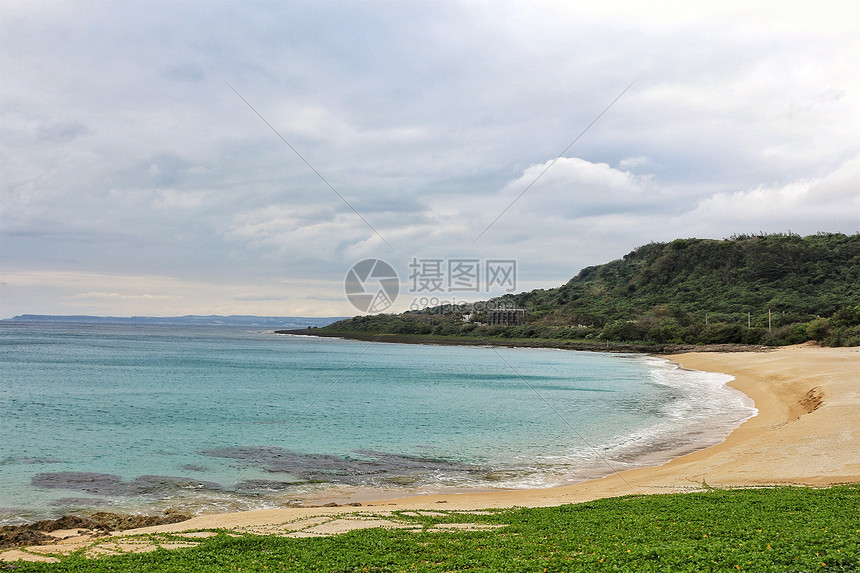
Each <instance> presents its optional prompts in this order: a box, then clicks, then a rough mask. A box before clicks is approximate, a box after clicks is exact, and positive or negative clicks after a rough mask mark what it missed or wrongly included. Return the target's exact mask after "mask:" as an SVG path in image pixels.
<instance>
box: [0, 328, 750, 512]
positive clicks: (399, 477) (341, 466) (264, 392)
mask: <svg viewBox="0 0 860 573" xmlns="http://www.w3.org/2000/svg"><path fill="white" fill-rule="evenodd" d="M0 334H2V337H0V380H2V382H0V411H2V413H3V416H2V423H0V522H5V523H12V522H17V521H22V520H31V519H39V518H44V517H51V516H57V515H61V514H64V513H69V512H71V511H79V510H88V509H110V510H113V511H157V510H163V509H166V508H168V507H173V508H180V509H184V510H186V511H192V512H202V511H234V510H240V509H250V508H256V507H275V506H278V505H283V504H285V503H287V502H289V501H291V500H297V499H299V500H300V499H303V498H307V497H308V496H315V497H318V496H320V495H326V494H332V493H336V492H339V491H347V490H348V489H349V488H368V487H369V488H380V489H386V490H389V491H395V492H403V493H405V492H407V491H412V492H414V491H418V492H422V491H445V490H460V489H464V488H479V489H488V488H496V487H546V486H550V485H559V484H563V483H571V482H574V481H580V480H582V479H587V478H589V477H595V476H599V475H606V474H608V473H612V472H613V471H618V470H622V469H627V468H629V467H634V466H635V465H637V464H638V463H642V460H643V459H644V456H646V455H647V456H650V457H651V458H650V459H653V456H654V454H655V453H657V454H659V453H660V452H664V453H665V455H667V456H668V455H670V454H671V452H676V451H679V450H684V449H692V448H697V447H703V446H705V445H709V444H711V443H716V442H718V441H720V440H722V439H723V438H724V436H725V435H726V434H727V433H728V432H729V431H730V429H731V428H733V427H736V426H737V425H738V424H739V423H740V422H742V421H743V420H744V419H746V418H748V417H749V416H750V415H752V413H753V412H754V410H753V408H752V406H751V402H750V401H749V400H748V399H747V398H746V397H744V396H743V395H742V394H740V393H738V392H736V391H734V390H732V389H730V388H728V387H726V386H725V382H726V381H728V380H729V379H730V377H728V376H726V375H722V374H713V373H701V372H690V371H685V370H681V369H678V368H676V367H674V366H672V365H671V364H668V363H667V362H666V361H663V360H660V359H656V358H651V357H645V356H630V355H625V356H619V355H612V354H601V353H584V352H570V351H558V350H548V349H510V348H480V347H450V346H429V345H428V346H417V345H400V344H382V343H379V344H370V343H367V342H357V341H347V340H337V339H327V338H312V337H295V336H283V335H275V334H272V333H270V332H253V331H248V330H246V329H243V328H228V327H203V326H194V327H180V326H156V325H147V326H135V325H92V324H89V325H87V324H33V323H12V322H3V323H0Z"/></svg>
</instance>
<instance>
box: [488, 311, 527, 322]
mask: <svg viewBox="0 0 860 573" xmlns="http://www.w3.org/2000/svg"><path fill="white" fill-rule="evenodd" d="M525 323H526V309H524V308H504V309H499V310H491V311H490V320H489V322H488V323H487V324H489V325H490V326H517V325H518V324H525Z"/></svg>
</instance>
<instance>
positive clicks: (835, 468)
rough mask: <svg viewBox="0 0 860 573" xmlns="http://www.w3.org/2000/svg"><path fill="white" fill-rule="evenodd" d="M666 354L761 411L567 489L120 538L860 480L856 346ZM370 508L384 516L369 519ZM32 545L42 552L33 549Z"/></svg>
mask: <svg viewBox="0 0 860 573" xmlns="http://www.w3.org/2000/svg"><path fill="white" fill-rule="evenodd" d="M666 358H668V359H669V360H671V361H673V362H676V363H678V364H679V365H681V366H682V367H683V368H688V369H693V370H704V371H710V372H722V373H726V374H730V375H732V376H734V377H735V380H734V381H732V382H731V383H730V385H731V386H733V387H734V388H736V389H738V390H740V391H741V392H743V393H745V394H746V395H747V396H749V397H750V398H752V399H753V401H754V402H755V405H756V407H757V408H758V414H757V415H756V416H754V417H752V418H750V419H749V420H747V421H746V422H744V423H743V424H742V425H741V426H739V427H738V428H737V429H736V430H735V431H733V432H732V433H731V434H730V435H729V436H728V437H727V438H726V440H725V441H724V442H722V443H721V444H718V445H715V446H712V447H709V448H706V449H703V450H700V451H697V452H693V453H690V454H687V455H683V456H681V457H678V458H675V459H673V460H671V461H669V462H666V463H664V464H662V465H659V466H656V467H646V468H640V469H633V470H627V471H624V472H621V473H616V474H612V475H609V476H607V477H604V478H602V479H597V480H591V481H586V482H582V483H579V484H575V485H570V486H565V487H557V488H547V489H534V490H502V491H490V492H475V493H458V494H442V495H420V496H412V497H404V498H399V499H385V500H380V501H377V502H367V503H364V504H363V506H362V507H361V508H358V507H346V506H341V507H330V508H328V507H326V508H323V507H319V508H310V507H307V508H301V507H296V508H283V509H268V510H258V511H247V512H241V513H231V514H217V515H202V516H198V517H195V518H193V519H191V520H189V521H184V522H181V523H177V524H172V525H162V526H156V527H149V528H144V529H138V530H129V531H125V532H123V535H124V536H125V535H132V534H136V533H153V532H180V531H188V530H195V529H210V528H226V529H235V530H237V531H247V532H255V533H279V534H295V535H329V534H333V533H338V532H342V531H348V530H351V529H356V528H362V527H380V526H383V527H385V526H388V527H394V526H397V524H396V523H395V522H389V521H386V520H385V519H384V515H385V514H386V513H388V512H390V511H392V510H424V511H432V510H439V509H444V510H457V511H474V510H480V509H487V508H504V507H515V506H516V507H539V506H554V505H561V504H565V503H575V502H582V501H588V500H592V499H597V498H603V497H612V496H621V495H631V494H652V493H672V492H685V491H697V490H701V489H704V488H706V487H743V486H753V487H754V486H762V485H772V484H798V485H811V486H824V485H828V484H835V483H846V482H860V348H820V347H817V346H813V345H801V346H792V347H787V348H781V349H777V350H771V351H765V352H734V353H713V352H693V353H687V354H678V355H673V356H668V357H666ZM705 484H707V485H705ZM371 513H373V514H375V515H376V516H378V515H380V514H382V515H383V518H379V517H370V515H369V514H371ZM362 514H364V515H362ZM87 542H90V543H91V542H92V541H88V540H86V539H83V538H75V537H72V538H70V539H67V540H66V541H65V542H63V543H62V544H61V545H55V546H45V548H44V550H45V551H43V552H41V555H43V556H45V557H47V558H50V557H48V556H49V555H50V554H56V553H58V552H65V551H63V550H61V547H63V546H65V547H67V548H68V550H72V549H73V548H80V547H81V546H82V544H85V543H87ZM134 547H136V546H132V549H127V550H135V549H134ZM33 550H34V552H35V553H39V548H34V549H33ZM27 555H31V554H22V553H21V552H20V551H15V550H13V551H7V552H4V553H0V559H6V560H10V559H17V558H22V557H24V558H29V557H27Z"/></svg>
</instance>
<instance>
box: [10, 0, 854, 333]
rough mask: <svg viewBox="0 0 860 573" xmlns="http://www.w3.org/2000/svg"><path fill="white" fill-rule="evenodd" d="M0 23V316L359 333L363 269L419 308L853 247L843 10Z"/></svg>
mask: <svg viewBox="0 0 860 573" xmlns="http://www.w3.org/2000/svg"><path fill="white" fill-rule="evenodd" d="M0 10H2V12H0V26H2V30H0V31H2V34H0V42H2V45H0V98H2V99H0V113H1V114H2V115H0V121H2V123H0V127H2V131H0V151H2V155H0V160H2V164H0V170H2V173H0V178H2V179H0V183H2V189H0V192H2V204H0V208H2V211H0V217H2V219H0V232H2V236H0V263H2V267H0V271H2V284H0V318H5V317H10V316H13V315H16V314H21V313H41V314H97V315H118V316H123V315H182V314H260V315H277V316H345V315H353V314H356V310H355V309H354V308H353V307H352V306H350V304H349V303H348V302H347V300H346V298H345V296H344V293H343V289H344V287H343V284H344V277H345V276H346V273H347V271H348V269H349V268H350V266H351V265H352V264H353V263H355V262H357V261H359V260H362V259H366V258H374V257H375V258H381V259H384V260H386V261H388V262H390V263H391V264H392V266H394V267H395V269H396V270H397V272H398V274H399V275H400V278H401V279H402V282H403V284H402V288H401V291H402V292H401V296H400V298H399V299H398V301H397V304H396V305H395V307H394V308H393V310H403V309H405V308H407V307H408V305H409V304H410V302H411V300H412V298H411V297H410V296H407V294H406V293H405V292H403V291H406V290H408V289H409V287H410V286H411V285H410V284H409V279H408V275H409V273H410V269H409V262H410V261H411V260H413V259H418V260H438V259H447V260H456V259H467V258H468V259H478V260H479V261H485V260H487V259H515V260H516V261H517V265H518V267H517V283H518V284H517V290H526V289H532V288H548V287H553V286H557V285H559V284H562V283H563V282H565V281H567V280H568V279H569V278H570V277H571V276H573V275H575V274H576V273H577V272H578V271H579V270H580V269H581V268H582V267H584V266H587V265H592V264H599V263H603V262H606V261H608V260H611V259H615V258H619V257H621V256H623V255H624V254H625V253H627V252H629V251H631V250H632V249H634V248H635V247H637V246H639V245H642V244H645V243H649V242H651V241H665V240H671V239H674V238H678V237H710V238H724V237H728V236H730V235H732V234H733V233H756V232H761V231H764V232H777V231H783V232H785V231H789V230H790V231H792V232H796V233H800V234H810V233H815V232H817V231H829V232H843V233H856V232H858V231H860V188H858V181H860V136H858V134H860V95H858V94H860V74H858V69H860V68H858V64H860V40H858V39H860V8H858V4H857V3H856V1H853V0H852V1H847V2H830V1H824V2H822V1H817V2H790V3H785V2H749V1H744V2H731V1H720V2H715V3H707V2H693V3H691V2H680V1H679V2H668V3H667V2H657V3H654V2H630V3H617V2H599V3H598V2H587V3H586V2H581V3H580V2H574V1H563V2H528V3H525V2H409V1H402V2H401V1H398V2H357V1H356V2H353V1H348V2H325V1H323V2H265V3H249V2H204V1H195V2H158V1H147V2H134V1H125V2H97V1H88V2H75V1H64V2H53V1H52V2H39V1H31V0H26V1H17V0H0ZM631 83H632V85H631ZM628 87H629V89H627V88H628ZM625 89H626V91H625ZM237 92H238V93H237ZM621 94H623V95H621ZM619 95H621V97H619ZM616 98H618V99H617V101H616ZM243 99H244V101H243ZM613 101H614V102H615V103H612V102H613ZM607 107H608V109H607ZM604 111H605V113H603V115H601V113H602V112H604ZM258 114H259V115H258ZM597 118H599V119H597ZM595 119H597V121H596V122H594V120H595ZM592 122H594V123H593V125H591V127H590V128H589V127H588V126H589V125H590V124H592ZM586 128H588V129H587V130H586ZM583 130H586V131H585V133H584V134H583ZM275 131H277V134H276V133H275ZM278 134H280V137H279V135H278ZM580 134H582V137H580V138H579V139H578V140H577V141H576V143H575V144H574V145H572V146H570V147H569V148H568V145H570V143H571V142H573V141H574V140H575V139H576V138H577V136H579V135H580ZM281 137H283V139H284V140H286V142H289V145H288V144H287V143H285V141H283V140H282V139H281ZM290 146H292V148H291V147H290ZM565 149H566V151H565ZM296 152H297V153H298V154H297V153H296ZM299 154H300V155H299ZM302 158H303V159H302ZM547 168H548V169H547ZM526 189H527V191H526ZM523 191H526V192H525V193H523ZM517 197H519V199H517ZM515 200H516V201H515ZM514 201H515V202H514ZM512 202H514V203H513V205H512V206H510V205H511V203H512ZM508 206H510V209H508V210H507V211H506V212H505V213H504V214H503V215H502V216H501V217H499V218H498V220H497V221H496V222H495V223H494V224H492V225H490V224H491V222H492V221H493V220H494V219H495V218H496V217H498V215H499V214H500V213H502V212H503V211H504V210H505V208H507V207H508ZM356 212H357V213H359V214H360V216H359V215H357V214H356ZM488 225H489V228H487V227H488ZM482 231H485V232H483V234H481V233H482ZM479 235H480V238H478V236H479ZM476 238H478V240H477V241H476V240H475V239H476ZM479 295H481V296H479ZM446 296H448V297H449V298H451V297H452V295H451V294H450V293H447V294H446ZM476 296H477V297H478V298H486V296H487V295H486V293H478V294H475V295H474V296H472V297H471V298H475V297H476ZM453 298H456V299H457V300H464V299H469V298H470V297H469V296H466V295H461V294H459V293H458V294H457V295H453Z"/></svg>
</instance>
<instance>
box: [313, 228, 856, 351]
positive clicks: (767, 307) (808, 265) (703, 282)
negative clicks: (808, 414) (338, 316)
mask: <svg viewBox="0 0 860 573" xmlns="http://www.w3.org/2000/svg"><path fill="white" fill-rule="evenodd" d="M491 302H492V305H488V304H476V305H474V307H473V308H474V309H477V310H475V311H474V312H472V314H471V316H469V319H470V322H464V321H463V315H464V310H465V311H466V312H468V311H469V310H470V309H469V308H466V309H462V308H456V309H444V308H434V309H425V310H422V311H417V312H408V313H404V314H402V315H378V316H365V317H355V318H353V319H349V320H346V321H341V322H337V323H334V324H332V325H330V326H329V327H327V328H326V329H325V330H326V331H329V332H332V331H339V332H350V331H353V332H363V333H393V334H408V335H413V334H417V335H446V336H470V337H502V338H541V339H563V340H595V341H619V342H620V341H624V342H646V343H669V344H704V343H707V344H713V343H741V344H789V343H799V342H804V341H806V340H818V341H822V342H824V343H828V344H833V345H842V344H846V345H858V344H860V234H854V235H843V234H838V233H820V234H817V235H811V236H808V237H801V236H799V235H794V234H790V233H789V234H769V235H765V234H761V235H738V236H733V237H731V238H730V239H725V240H712V239H677V240H675V241H672V242H669V243H651V244H649V245H644V246H641V247H639V248H637V249H635V250H633V251H632V252H630V253H629V254H627V255H625V256H624V257H623V258H621V259H619V260H615V261H611V262H609V263H606V264H603V265H598V266H593V267H588V268H585V269H582V271H580V272H579V274H577V275H576V276H575V277H573V278H572V279H571V280H570V281H568V282H567V283H566V284H565V285H562V286H560V287H558V288H552V289H545V290H544V289H539V290H533V291H530V292H524V293H520V294H514V295H505V296H503V297H500V298H498V299H494V300H493V301H491ZM487 306H495V307H498V306H506V307H514V308H520V309H525V310H526V311H527V313H526V321H525V324H520V325H515V326H497V325H493V326H486V325H484V324H482V323H486V322H488V320H487V318H488V317H489V316H490V315H489V313H487V312H482V311H481V310H480V309H481V308H482V307H484V308H486V307H487Z"/></svg>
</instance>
